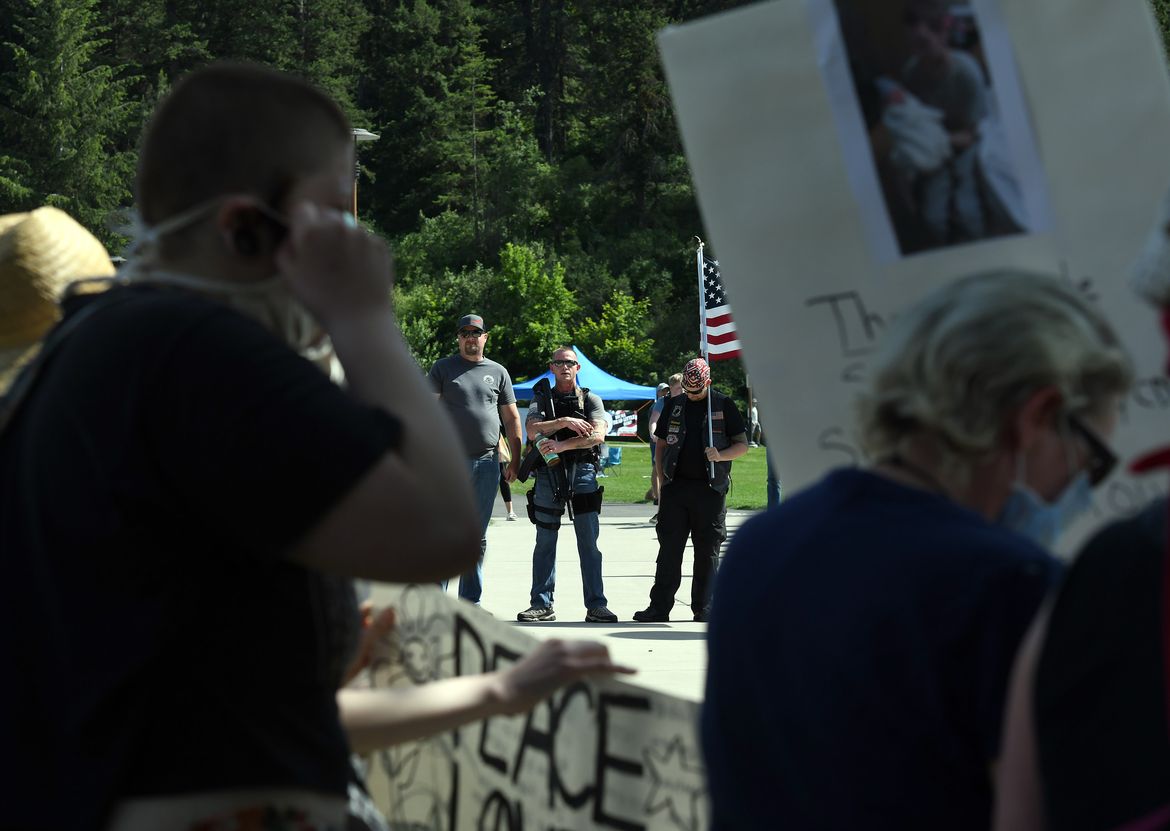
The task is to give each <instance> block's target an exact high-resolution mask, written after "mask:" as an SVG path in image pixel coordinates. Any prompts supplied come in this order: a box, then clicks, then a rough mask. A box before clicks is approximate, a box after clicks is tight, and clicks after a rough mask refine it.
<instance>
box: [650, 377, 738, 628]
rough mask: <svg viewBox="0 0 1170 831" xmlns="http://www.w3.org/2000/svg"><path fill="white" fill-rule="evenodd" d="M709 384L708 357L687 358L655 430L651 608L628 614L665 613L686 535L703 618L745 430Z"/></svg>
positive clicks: (655, 616)
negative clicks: (657, 481)
mask: <svg viewBox="0 0 1170 831" xmlns="http://www.w3.org/2000/svg"><path fill="white" fill-rule="evenodd" d="M710 386H711V369H710V367H708V366H707V362H706V361H704V360H703V359H702V358H695V359H694V360H692V361H690V362H688V363H687V365H686V367H685V368H684V369H683V381H682V388H683V394H682V395H676V396H671V397H670V398H669V399H668V400H667V402H666V405H665V406H664V407H663V415H662V417H661V418H659V419H658V424H657V425H656V427H655V430H654V433H655V435H656V436H657V437H658V451H657V453H656V454H655V459H654V464H655V468H656V469H657V472H658V475H659V476H660V477H662V478H661V480H660V481H661V482H662V484H661V485H660V486H659V491H658V525H657V532H658V567H657V568H656V569H655V572H654V588H652V589H651V590H650V605H649V607H647V608H646V609H644V610H642V611H640V612H634V620H636V621H640V622H642V623H665V622H666V621H669V620H670V610H671V609H672V608H673V607H674V594H675V592H677V591H678V587H679V584H680V583H682V560H683V553H684V552H685V551H686V547H687V536H688V535H689V536H690V538H691V542H692V543H693V544H694V547H695V569H694V578H693V579H692V581H691V611H692V613H693V614H694V619H695V620H697V621H705V620H706V619H707V604H708V603H709V602H710V597H709V595H708V584H709V583H710V579H711V572H712V570H713V567H714V562H715V558H716V556H717V555H718V553H719V546H720V545H721V544H722V542H723V539H724V537H725V536H726V533H725V531H724V522H723V518H724V515H725V513H726V511H725V507H724V506H725V498H726V496H727V488H728V486H729V485H730V484H731V462H732V460H734V459H738V458H739V457H740V456H742V455H743V454H744V453H747V450H748V438H747V431H746V428H745V427H744V423H743V417H742V416H741V415H740V413H739V410H738V409H737V408H736V406H735V403H734V402H733V401H732V400H731V399H730V398H728V397H727V396H725V395H723V393H721V392H718V391H716V390H713V389H710ZM708 398H710V407H708ZM708 413H710V420H709V425H710V426H708Z"/></svg>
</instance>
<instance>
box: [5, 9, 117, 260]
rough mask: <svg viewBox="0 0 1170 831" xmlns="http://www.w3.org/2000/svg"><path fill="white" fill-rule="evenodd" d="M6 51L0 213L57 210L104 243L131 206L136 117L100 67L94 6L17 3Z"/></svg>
mask: <svg viewBox="0 0 1170 831" xmlns="http://www.w3.org/2000/svg"><path fill="white" fill-rule="evenodd" d="M9 23H10V25H11V30H10V31H11V39H10V40H8V41H7V42H5V43H4V44H3V45H2V46H0V52H2V53H3V54H4V56H5V58H4V60H5V63H6V65H8V66H10V67H11V69H10V70H9V71H8V72H5V73H4V75H3V76H2V77H0V148H2V150H0V212H9V211H19V210H29V209H32V208H35V207H38V206H40V205H55V206H57V207H59V208H61V209H63V210H65V211H67V212H69V213H70V214H71V215H73V216H74V217H75V218H77V220H78V221H80V222H81V223H82V224H84V225H85V226H86V227H88V228H89V229H90V230H91V231H92V232H93V233H94V234H96V235H97V236H98V237H99V238H100V239H102V240H103V241H104V242H106V243H107V244H112V243H115V242H116V240H115V239H114V236H113V234H111V232H109V231H108V230H107V229H106V227H105V225H104V220H105V218H106V216H107V214H108V213H109V212H110V211H112V210H114V209H116V208H118V207H120V206H123V205H125V204H127V203H128V202H129V197H130V182H131V179H132V176H133V167H134V158H133V154H132V153H129V152H127V151H125V150H119V149H117V148H119V147H125V146H126V145H127V144H128V138H127V133H128V131H129V129H130V128H131V126H132V122H133V117H134V108H133V107H132V106H130V105H129V104H128V103H127V99H126V84H125V82H124V81H123V80H121V79H120V78H119V77H118V76H117V74H116V73H115V71H114V70H113V69H112V68H111V67H109V66H104V65H101V64H97V63H96V62H95V60H94V56H95V54H96V52H97V51H98V49H99V48H100V47H101V46H102V45H103V41H102V40H101V34H102V32H101V31H100V28H99V27H98V26H97V25H96V23H95V17H94V2H93V0H20V2H19V3H18V4H17V5H16V6H15V7H14V8H13V15H12V17H11V18H10V19H9Z"/></svg>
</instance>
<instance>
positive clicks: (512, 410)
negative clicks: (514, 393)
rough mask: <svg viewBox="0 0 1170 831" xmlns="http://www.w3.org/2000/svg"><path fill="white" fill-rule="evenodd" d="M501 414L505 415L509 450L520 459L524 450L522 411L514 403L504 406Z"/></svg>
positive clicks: (505, 431)
mask: <svg viewBox="0 0 1170 831" xmlns="http://www.w3.org/2000/svg"><path fill="white" fill-rule="evenodd" d="M501 414H502V415H503V424H504V436H505V438H506V439H507V441H508V450H509V452H510V453H511V456H512V458H513V459H516V460H518V459H519V458H520V454H521V453H522V452H523V451H524V439H523V437H522V435H521V434H522V429H521V426H520V413H519V412H518V411H517V409H516V405H515V404H512V405H510V406H508V407H502V408H501Z"/></svg>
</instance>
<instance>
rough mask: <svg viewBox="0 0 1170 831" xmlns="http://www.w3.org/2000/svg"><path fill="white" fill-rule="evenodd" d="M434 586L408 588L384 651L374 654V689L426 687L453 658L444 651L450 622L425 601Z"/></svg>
mask: <svg viewBox="0 0 1170 831" xmlns="http://www.w3.org/2000/svg"><path fill="white" fill-rule="evenodd" d="M430 592H435V593H436V598H437V589H435V588H434V587H433V586H427V587H425V588H424V587H422V586H407V587H406V589H404V590H403V592H402V595H401V597H400V599H399V601H398V604H397V613H398V614H397V624H396V625H395V627H394V630H393V631H392V632H391V633H390V636H389V638H388V640H387V641H386V642H385V643H384V644H382V645H381V646H382V647H383V648H381V649H379V650H378V653H377V654H376V655H375V658H374V661H373V664H372V666H371V670H372V676H373V678H372V682H373V686H375V687H393V686H397V685H398V684H401V683H403V682H404V681H406V680H409V681H410V683H412V684H415V685H416V686H417V685H419V684H426V683H428V682H430V681H434V680H436V679H438V678H442V677H444V675H445V673H444V672H443V665H444V662H447V661H449V660H451V658H452V656H451V655H450V654H448V653H447V652H446V651H444V641H445V640H446V639H447V636H449V635H450V628H451V621H450V618H449V617H446V616H444V615H443V614H441V613H440V612H438V611H437V610H436V608H435V604H433V603H430V602H428V597H427V595H428V593H430Z"/></svg>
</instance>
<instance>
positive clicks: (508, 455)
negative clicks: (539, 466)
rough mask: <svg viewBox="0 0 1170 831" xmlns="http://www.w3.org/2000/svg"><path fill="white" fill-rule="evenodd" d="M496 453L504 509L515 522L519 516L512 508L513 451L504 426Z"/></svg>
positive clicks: (508, 517)
mask: <svg viewBox="0 0 1170 831" xmlns="http://www.w3.org/2000/svg"><path fill="white" fill-rule="evenodd" d="M496 454H497V456H498V457H499V460H500V499H503V500H504V510H505V511H506V512H507V520H508V522H515V521H516V519H517V516H516V512H515V511H513V510H512V487H511V485H509V484H508V466H509V465H510V464H511V463H512V451H511V449H510V448H509V447H508V440H507V439H506V438H505V437H504V434H503V431H502V428H501V433H500V443H499V445H498V446H497V447H496Z"/></svg>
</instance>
